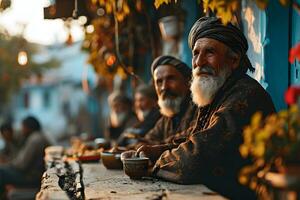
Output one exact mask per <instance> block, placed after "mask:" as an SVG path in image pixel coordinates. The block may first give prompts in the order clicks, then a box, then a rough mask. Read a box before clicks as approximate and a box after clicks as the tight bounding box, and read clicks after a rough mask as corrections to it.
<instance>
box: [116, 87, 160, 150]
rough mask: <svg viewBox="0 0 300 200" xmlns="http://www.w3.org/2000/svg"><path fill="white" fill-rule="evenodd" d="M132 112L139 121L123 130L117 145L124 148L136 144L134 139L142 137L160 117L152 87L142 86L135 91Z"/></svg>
mask: <svg viewBox="0 0 300 200" xmlns="http://www.w3.org/2000/svg"><path fill="white" fill-rule="evenodd" d="M134 110H135V114H136V115H137V118H138V120H139V121H138V123H136V124H135V125H134V126H132V127H129V128H127V129H125V131H124V132H123V134H122V136H121V137H120V139H119V141H118V144H119V145H123V146H126V145H128V144H133V143H136V142H137V140H136V139H135V138H140V137H143V136H144V135H145V134H146V133H147V132H148V131H149V130H150V129H152V128H153V127H154V125H155V124H156V122H157V121H158V119H159V118H160V117H161V115H160V112H159V109H158V105H157V95H156V92H155V89H154V87H153V86H152V85H145V84H142V85H139V86H138V87H137V88H136V89H135V91H134Z"/></svg>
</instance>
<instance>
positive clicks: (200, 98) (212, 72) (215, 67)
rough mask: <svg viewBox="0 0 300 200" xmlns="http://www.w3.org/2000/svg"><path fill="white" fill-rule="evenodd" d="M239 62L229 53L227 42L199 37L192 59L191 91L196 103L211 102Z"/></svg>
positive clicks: (206, 103)
mask: <svg viewBox="0 0 300 200" xmlns="http://www.w3.org/2000/svg"><path fill="white" fill-rule="evenodd" d="M238 62H239V61H238V58H235V57H233V56H231V55H229V48H228V47H227V46H226V45H225V44H223V43H221V42H219V41H217V40H214V39H210V38H200V39H198V40H197V41H196V43H195V46H194V48H193V60H192V64H193V80H192V84H191V92H192V97H193V101H194V103H196V104H197V105H198V106H200V107H201V106H205V105H208V104H210V103H211V101H212V100H213V98H214V96H215V94H216V92H217V91H218V89H219V88H220V87H221V86H222V85H223V84H224V82H225V80H226V79H227V77H228V76H229V75H230V74H231V73H232V70H233V69H235V68H236V67H237V66H238Z"/></svg>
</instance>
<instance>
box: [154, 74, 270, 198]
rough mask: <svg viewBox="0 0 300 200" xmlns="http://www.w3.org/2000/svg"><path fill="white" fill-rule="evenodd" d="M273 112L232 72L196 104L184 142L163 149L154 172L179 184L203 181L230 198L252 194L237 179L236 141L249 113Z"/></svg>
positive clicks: (265, 98)
mask: <svg viewBox="0 0 300 200" xmlns="http://www.w3.org/2000/svg"><path fill="white" fill-rule="evenodd" d="M257 111H261V112H262V113H263V114H264V116H266V115H268V114H271V113H273V112H275V109H274V105H273V102H272V100H271V98H270V96H269V94H268V93H267V92H266V91H265V90H264V89H263V88H262V87H261V85H260V84H259V83H258V82H257V81H256V80H254V79H252V78H250V77H249V76H248V75H245V74H241V73H240V72H238V71H236V72H234V73H233V74H232V75H231V76H230V77H229V78H228V79H227V81H226V82H225V84H224V85H223V86H222V88H220V90H219V91H218V92H217V94H216V96H215V98H214V100H213V102H212V103H211V104H210V105H208V106H206V107H203V108H199V109H198V117H197V122H196V124H195V126H194V127H193V128H192V129H190V130H191V131H190V133H189V136H188V137H186V141H185V142H183V143H181V144H180V145H179V146H178V147H177V148H175V149H172V150H171V151H169V150H168V151H165V152H164V153H163V154H162V155H161V157H160V158H159V160H158V161H157V163H156V165H155V170H154V171H155V172H157V176H159V177H161V178H164V179H166V180H169V181H174V182H178V183H183V184H191V183H202V184H205V185H207V186H208V187H210V188H211V189H213V190H215V191H217V192H219V193H220V194H222V195H224V196H226V197H229V198H230V199H253V198H255V194H254V192H252V191H251V190H250V189H248V188H247V187H245V186H242V185H240V184H239V183H238V180H237V175H238V172H239V170H240V168H241V167H242V166H243V165H245V164H246V163H247V162H248V161H246V160H245V159H242V157H241V156H240V153H239V146H240V144H241V143H242V133H243V128H244V127H245V125H247V124H249V122H250V120H251V116H252V115H253V114H254V113H255V112H257Z"/></svg>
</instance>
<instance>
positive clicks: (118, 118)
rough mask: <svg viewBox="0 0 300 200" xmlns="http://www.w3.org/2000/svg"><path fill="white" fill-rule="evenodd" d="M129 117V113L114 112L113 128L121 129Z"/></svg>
mask: <svg viewBox="0 0 300 200" xmlns="http://www.w3.org/2000/svg"><path fill="white" fill-rule="evenodd" d="M127 117H128V112H120V113H116V112H115V111H112V112H111V114H110V120H111V125H112V126H113V127H119V126H121V125H122V124H123V123H124V122H125V120H126V119H127Z"/></svg>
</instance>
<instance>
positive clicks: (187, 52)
mask: <svg viewBox="0 0 300 200" xmlns="http://www.w3.org/2000/svg"><path fill="white" fill-rule="evenodd" d="M182 8H183V9H184V10H185V12H186V17H185V25H184V33H183V39H182V44H181V45H182V48H181V50H182V52H180V55H181V59H182V60H183V61H184V62H185V63H186V64H188V65H189V66H190V67H192V51H191V49H190V48H189V45H188V36H189V32H190V29H191V28H192V26H193V24H194V23H195V22H196V20H197V19H198V18H199V17H200V15H201V10H202V9H201V7H200V5H199V4H198V3H197V1H194V0H185V1H182Z"/></svg>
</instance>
